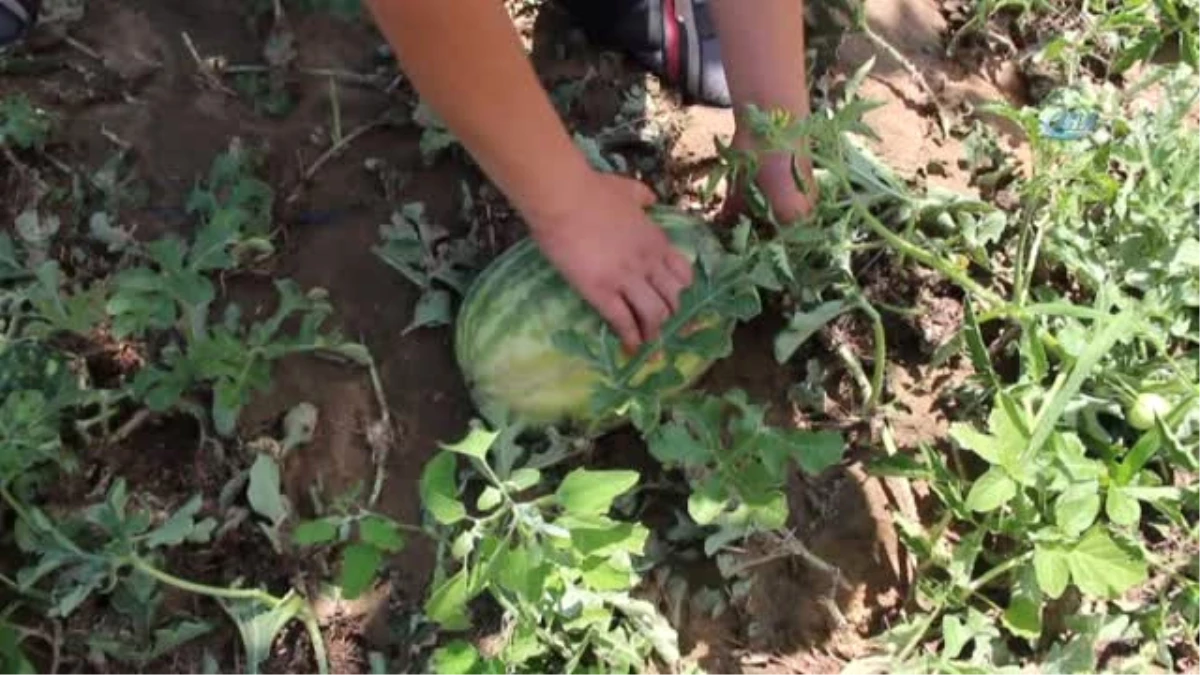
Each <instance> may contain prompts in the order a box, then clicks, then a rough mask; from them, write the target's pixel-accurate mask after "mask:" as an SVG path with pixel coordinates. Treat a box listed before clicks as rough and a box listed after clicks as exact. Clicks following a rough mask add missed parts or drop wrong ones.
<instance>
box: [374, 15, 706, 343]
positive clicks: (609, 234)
mask: <svg viewBox="0 0 1200 675" xmlns="http://www.w3.org/2000/svg"><path fill="white" fill-rule="evenodd" d="M369 4H370V8H371V10H372V12H373V13H374V16H375V18H376V21H377V23H378V25H379V26H380V29H381V30H382V32H383V33H384V35H385V36H386V38H387V39H388V41H389V42H390V43H391V44H392V47H393V49H394V50H395V53H396V55H397V57H398V60H399V63H400V64H401V68H402V69H403V71H404V72H405V73H406V74H407V76H408V77H409V79H410V80H411V81H412V83H413V85H414V86H415V88H416V89H417V91H418V92H419V93H420V95H421V97H422V98H423V99H424V100H425V101H426V102H427V103H428V104H429V105H430V107H431V108H432V109H433V110H434V111H435V112H436V113H437V114H438V116H439V117H441V119H442V121H443V122H444V123H445V124H446V126H447V127H448V128H449V129H450V131H451V132H452V133H453V134H454V135H455V136H456V137H457V138H458V140H459V141H460V142H461V143H462V144H463V146H464V147H465V148H466V149H467V151H468V152H470V153H471V155H472V157H473V158H474V159H475V161H476V162H477V163H478V164H479V166H480V167H481V168H482V169H483V170H484V171H485V172H486V173H487V175H488V176H489V178H490V179H491V180H492V181H493V182H494V183H495V184H496V185H497V186H498V187H499V188H500V189H501V190H502V191H503V192H504V193H505V195H506V196H507V197H508V198H509V200H510V201H511V202H512V203H513V205H514V206H515V207H516V208H517V209H518V210H519V211H520V212H521V213H522V215H523V216H524V217H525V219H526V221H527V222H528V223H529V227H530V231H531V233H532V235H533V237H534V238H535V239H536V240H537V241H538V243H539V244H540V246H541V248H542V250H543V251H544V252H545V253H546V255H547V257H548V258H550V260H551V261H553V262H554V263H555V265H556V266H557V267H558V269H559V270H561V271H562V273H563V275H564V277H566V279H567V280H568V281H569V282H571V283H572V285H573V286H574V287H575V288H576V289H577V290H578V291H579V292H580V294H581V295H583V296H584V297H585V298H586V299H587V300H588V301H589V302H590V303H591V304H592V305H593V306H594V307H596V309H597V310H598V311H599V312H600V313H601V314H602V315H603V316H604V317H605V318H606V319H607V320H608V321H609V323H610V324H611V325H612V326H613V328H614V329H615V330H616V332H617V333H618V335H620V336H621V338H622V340H623V341H624V342H625V344H626V346H627V347H629V348H633V347H635V346H636V345H638V344H639V343H640V342H641V341H642V340H646V339H651V338H653V337H655V336H657V333H658V329H659V328H660V326H661V323H662V322H663V321H664V320H665V319H666V318H667V317H668V316H670V314H671V313H672V312H673V311H674V310H675V308H676V306H677V302H678V297H679V293H680V292H681V291H682V289H683V288H684V287H686V286H687V285H688V284H690V283H691V266H690V265H689V264H688V263H687V261H686V259H685V258H684V257H683V256H682V255H681V254H680V253H679V252H678V251H677V250H676V249H675V248H674V247H673V246H671V244H670V241H669V240H668V239H667V237H666V236H665V235H664V234H663V232H662V231H661V230H660V229H659V228H658V227H657V226H655V225H654V224H653V223H651V222H650V221H649V219H648V217H647V216H646V214H645V212H644V210H643V209H644V207H645V206H647V205H648V204H649V203H651V202H652V201H653V200H654V195H653V193H651V192H650V190H649V189H648V188H647V187H646V186H645V185H643V184H641V183H638V182H636V181H632V180H629V179H625V178H619V177H615V176H608V175H604V174H600V173H598V172H596V171H593V170H592V169H591V167H590V166H589V165H588V164H587V161H586V159H585V158H584V157H583V154H582V153H581V152H580V151H579V150H578V149H577V148H576V147H575V145H574V143H573V142H572V141H571V138H570V137H569V135H568V134H567V131H566V129H565V128H564V125H563V124H562V122H561V120H560V119H559V118H558V116H557V114H556V113H555V111H554V108H553V107H552V106H551V104H550V101H549V98H548V97H547V96H546V93H545V91H544V90H543V89H542V88H541V85H540V83H539V82H538V80H537V78H536V75H535V73H534V71H533V68H532V66H531V64H530V63H529V61H528V58H527V57H526V55H525V52H524V50H523V49H522V47H521V44H520V41H519V40H518V38H517V35H516V32H515V31H514V29H513V27H512V22H511V19H510V18H509V16H508V14H507V12H505V10H504V7H503V5H502V3H500V2H499V1H498V0H370V3H369Z"/></svg>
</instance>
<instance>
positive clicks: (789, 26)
mask: <svg viewBox="0 0 1200 675" xmlns="http://www.w3.org/2000/svg"><path fill="white" fill-rule="evenodd" d="M712 9H713V19H714V21H715V22H716V24H717V30H718V31H719V39H720V41H721V54H722V58H723V60H724V63H725V78H726V81H727V82H728V83H729V94H730V97H731V98H732V100H733V105H734V108H735V110H736V111H737V113H738V114H740V113H741V111H742V110H743V109H744V108H745V107H746V106H747V105H749V104H754V105H756V106H758V107H760V108H781V109H783V110H786V111H788V112H790V113H792V114H793V115H794V116H797V117H803V116H805V115H807V114H808V105H809V104H808V86H807V78H808V73H807V72H806V67H805V54H804V0H753V1H752V2H747V0H712Z"/></svg>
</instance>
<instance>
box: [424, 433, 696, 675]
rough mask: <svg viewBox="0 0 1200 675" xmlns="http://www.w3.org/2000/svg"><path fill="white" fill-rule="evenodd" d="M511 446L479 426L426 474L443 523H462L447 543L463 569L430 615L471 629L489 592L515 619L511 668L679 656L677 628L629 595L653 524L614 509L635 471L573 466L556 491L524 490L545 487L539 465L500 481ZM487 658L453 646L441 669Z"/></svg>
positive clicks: (503, 656) (505, 650) (438, 594)
mask: <svg viewBox="0 0 1200 675" xmlns="http://www.w3.org/2000/svg"><path fill="white" fill-rule="evenodd" d="M511 443H512V439H511V438H509V437H508V436H507V435H505V434H503V433H499V432H493V431H488V430H486V429H482V428H475V429H473V430H472V431H471V432H470V433H469V434H468V435H467V436H466V437H465V438H464V439H463V440H462V441H460V442H459V443H457V444H453V445H447V446H444V450H443V452H442V453H440V454H438V455H437V456H435V457H434V459H433V460H431V461H430V462H429V463H428V464H427V465H426V468H425V470H424V472H423V473H422V476H421V496H422V502H423V504H424V506H425V507H426V509H427V510H428V512H429V513H430V515H431V516H432V517H433V518H434V520H435V522H437V523H440V524H441V525H443V526H452V527H450V529H449V530H445V535H444V539H443V541H444V542H446V543H447V544H449V546H448V549H449V550H448V551H447V552H448V553H449V554H450V560H449V561H448V562H449V563H450V564H451V565H452V566H453V568H452V569H453V571H450V570H439V573H438V576H437V577H436V578H435V581H434V583H433V585H432V587H431V590H430V595H429V597H428V599H427V601H426V605H425V613H426V615H427V616H428V617H429V618H430V619H432V620H434V621H436V622H437V623H438V624H440V625H441V626H442V628H443V629H445V630H448V631H462V630H466V629H467V628H469V627H470V626H471V623H472V619H471V611H470V609H469V607H468V604H469V603H470V602H471V601H472V600H473V599H475V598H477V597H479V596H481V595H486V597H488V598H490V599H491V600H492V601H494V602H495V603H497V604H498V605H499V606H500V608H501V609H502V610H503V611H504V612H505V614H506V615H507V616H509V617H510V619H511V620H512V621H513V624H512V625H513V627H514V628H513V631H512V632H511V633H510V634H509V635H508V636H507V639H506V640H505V643H504V645H503V646H502V647H501V650H500V654H499V656H498V662H502V663H504V664H505V668H506V669H508V670H509V671H510V672H511V671H512V670H517V671H518V672H549V670H548V669H551V670H553V671H554V672H577V671H580V670H584V671H590V670H592V669H594V668H597V667H599V668H603V669H604V670H605V671H606V672H635V671H640V670H641V669H642V668H643V664H645V663H647V660H648V659H650V658H657V659H659V660H660V661H661V662H662V663H664V664H666V665H668V666H671V665H673V664H675V663H676V662H677V661H678V660H679V658H680V657H679V652H678V645H677V637H676V635H675V632H674V630H673V629H672V628H671V627H670V625H669V624H668V623H667V622H666V620H665V619H664V618H663V617H662V616H661V615H659V614H658V612H657V610H656V609H655V608H654V606H653V605H651V604H650V603H647V602H646V601H644V600H640V599H637V598H635V597H633V596H632V594H631V591H632V590H633V588H634V586H635V585H636V583H637V582H638V580H639V577H640V575H639V574H638V572H637V570H636V564H637V561H638V559H639V558H640V557H641V556H643V555H644V554H645V545H646V540H647V536H648V531H647V530H646V528H645V527H644V526H642V525H640V524H636V523H629V522H624V521H621V520H618V519H615V518H613V517H612V516H613V510H614V503H615V502H616V501H617V500H618V499H619V498H621V497H622V496H623V495H625V494H627V493H628V492H629V491H630V490H631V489H633V488H634V487H635V485H636V483H637V481H638V475H637V473H635V472H631V471H608V470H590V469H583V468H580V469H575V470H574V471H571V472H569V473H568V474H567V475H566V476H565V477H564V478H563V479H562V481H561V482H559V483H558V486H557V488H556V489H554V490H553V491H552V492H550V493H547V494H544V495H543V496H540V497H533V496H529V497H526V496H524V495H528V494H529V493H530V491H531V489H532V488H534V487H535V486H537V485H538V484H539V483H541V480H542V475H541V472H540V471H539V470H538V469H535V468H531V467H522V468H518V469H517V470H516V471H513V472H512V473H510V474H508V477H507V478H505V479H502V478H501V477H500V475H498V474H497V471H496V469H495V468H493V466H494V464H495V463H496V462H497V461H498V459H500V458H502V457H504V456H505V455H508V454H511V453H514V452H518V450H516V449H515V448H514V447H511V445H510V444H511ZM456 457H462V458H467V459H468V460H469V461H470V462H471V465H472V466H473V467H474V468H475V469H476V471H477V472H478V474H479V475H480V477H481V478H482V479H483V481H482V483H483V486H482V490H481V491H480V492H479V493H478V496H477V497H476V498H475V499H474V503H473V504H472V505H471V507H469V506H468V504H467V503H464V502H463V501H462V500H461V499H459V498H458V495H460V494H462V491H461V490H460V485H459V481H458V479H457V472H456V470H455V467H456V464H457V461H456ZM439 529H441V528H439ZM498 662H497V661H488V662H486V663H488V664H491V665H483V666H482V667H484V668H487V669H491V668H495V667H496V666H497V665H498ZM481 663H482V660H481V659H480V658H479V657H478V655H477V654H476V653H474V651H473V649H472V648H471V647H469V646H466V645H464V644H462V643H450V644H447V645H444V646H443V647H442V648H441V649H440V650H439V651H438V652H436V653H435V654H434V656H433V662H432V664H431V667H433V668H434V669H435V670H436V671H437V672H467V671H468V670H470V669H472V668H476V667H480V664H481Z"/></svg>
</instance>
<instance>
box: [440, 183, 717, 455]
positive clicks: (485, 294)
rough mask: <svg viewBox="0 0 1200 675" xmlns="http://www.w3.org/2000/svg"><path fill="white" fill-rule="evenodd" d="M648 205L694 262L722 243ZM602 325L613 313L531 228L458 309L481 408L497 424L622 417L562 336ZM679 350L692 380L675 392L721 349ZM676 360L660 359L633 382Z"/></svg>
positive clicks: (595, 427)
mask: <svg viewBox="0 0 1200 675" xmlns="http://www.w3.org/2000/svg"><path fill="white" fill-rule="evenodd" d="M648 213H649V215H650V218H651V220H652V221H653V222H655V223H657V224H658V225H659V226H660V227H662V228H663V230H664V231H665V232H666V233H667V235H668V237H670V239H671V241H672V242H673V243H674V244H675V245H676V247H677V248H678V249H679V250H680V252H682V253H683V254H684V255H685V256H687V257H688V258H689V259H690V260H691V261H692V263H693V265H697V264H698V262H697V261H698V259H699V257H700V255H701V253H702V252H703V254H704V255H705V256H709V255H714V254H715V255H719V254H720V252H721V251H723V249H722V248H721V244H720V242H719V241H718V240H717V238H716V236H715V235H714V234H713V233H712V231H711V230H710V229H709V227H708V225H707V224H706V223H705V222H704V221H703V220H702V219H700V218H697V217H694V216H691V215H688V214H685V213H683V212H681V211H678V210H676V209H672V208H669V207H653V208H651V209H650V210H649V212H648ZM697 324H699V325H697ZM733 324H734V321H733V320H727V319H725V318H723V317H719V316H712V315H709V316H705V317H703V318H702V319H701V320H700V321H698V322H694V323H693V325H692V326H691V327H690V328H693V329H695V328H707V327H711V326H713V325H720V326H722V327H723V328H725V329H727V330H730V331H732V329H733ZM603 328H605V321H604V318H603V317H602V316H601V315H600V314H599V313H598V312H597V311H596V310H595V309H594V308H592V306H591V305H590V304H589V303H588V302H587V301H586V300H584V299H583V297H582V296H580V295H579V294H578V293H577V292H576V291H575V290H574V289H573V288H572V287H571V286H570V285H569V284H568V282H567V281H566V279H565V278H564V277H563V276H562V275H561V273H559V272H558V270H557V269H556V268H555V267H554V266H553V264H552V263H551V262H550V261H549V259H547V258H546V257H545V256H544V255H543V254H542V252H541V250H540V249H539V248H538V246H537V244H536V243H535V242H534V241H533V240H532V239H529V238H525V239H522V240H521V241H519V242H518V243H516V244H515V245H513V246H512V247H510V248H509V249H508V250H507V251H505V252H503V253H502V254H500V255H499V256H498V257H497V258H496V259H495V260H493V261H492V263H491V264H489V265H488V266H487V268H485V269H484V270H483V271H482V272H481V273H480V274H479V276H477V277H476V278H475V280H474V281H473V282H472V284H471V286H470V288H468V290H467V292H466V294H465V296H464V298H463V302H462V305H461V307H460V309H459V312H458V317H457V319H456V325H455V335H454V342H455V345H454V349H455V357H456V359H457V362H458V367H459V369H460V371H461V373H462V375H463V377H464V379H465V381H466V384H467V387H468V389H469V391H470V393H471V398H472V400H473V402H474V404H475V407H476V409H477V410H478V411H479V413H480V414H481V415H482V416H483V417H484V418H485V419H486V420H487V421H488V422H489V423H491V424H493V425H503V424H522V425H524V426H525V427H527V428H534V429H537V428H545V427H550V426H558V427H565V428H574V429H587V430H590V431H592V432H598V431H604V430H608V429H612V428H614V427H615V426H619V425H620V424H622V422H623V420H622V419H621V418H620V415H619V414H618V411H615V410H613V411H607V412H606V413H604V414H602V415H600V416H596V415H595V414H593V411H592V405H591V402H592V401H591V400H592V394H593V392H594V391H595V388H596V385H597V384H600V383H602V382H603V379H602V378H603V375H602V373H601V372H600V371H598V370H597V369H596V367H595V366H594V365H593V364H591V363H590V362H588V361H587V360H586V359H585V358H583V357H580V356H577V355H573V354H570V353H567V352H564V351H563V350H562V349H560V348H559V347H557V346H556V344H555V339H554V338H555V335H556V333H558V332H559V331H562V330H566V329H569V330H573V331H575V332H577V333H578V334H579V335H582V336H585V337H587V338H589V339H594V340H597V341H598V340H599V335H600V333H601V330H602V329H603ZM673 356H674V365H675V367H676V368H678V369H679V371H680V373H682V374H683V376H684V382H683V383H682V384H680V385H679V386H677V387H675V388H674V389H672V390H671V391H668V392H666V395H668V396H670V395H671V394H674V393H678V392H680V391H683V390H685V389H687V388H689V387H690V386H692V385H693V384H695V382H696V380H697V379H698V378H699V377H700V376H701V375H703V374H704V373H705V372H706V371H707V370H708V368H709V367H710V366H711V365H712V359H709V358H703V357H701V356H700V355H697V354H692V353H683V354H675V355H673ZM667 361H668V360H667V359H666V358H656V359H651V360H650V361H649V362H648V363H647V364H646V365H644V366H642V368H641V369H640V370H639V371H638V373H637V374H636V375H635V376H634V378H633V380H634V382H635V383H637V382H640V381H642V380H644V379H645V378H646V377H649V376H650V375H651V374H653V373H654V372H656V371H657V370H659V369H661V368H662V367H664V366H665V364H666V362H667Z"/></svg>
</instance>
